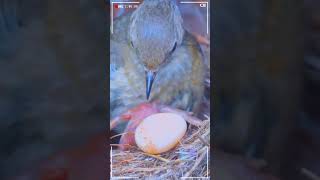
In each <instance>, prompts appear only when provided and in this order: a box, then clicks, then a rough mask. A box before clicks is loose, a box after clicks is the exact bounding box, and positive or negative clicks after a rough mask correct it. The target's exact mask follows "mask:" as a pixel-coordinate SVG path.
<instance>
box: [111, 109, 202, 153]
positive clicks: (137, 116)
mask: <svg viewBox="0 0 320 180" xmlns="http://www.w3.org/2000/svg"><path fill="white" fill-rule="evenodd" d="M161 112H169V113H176V114H179V115H180V116H182V117H183V118H184V119H185V120H186V121H187V122H188V123H190V124H192V125H195V126H199V125H200V124H201V121H200V120H199V119H197V118H195V117H193V116H191V113H188V112H185V111H182V110H179V109H175V108H171V107H169V106H165V105H160V104H159V103H142V104H140V105H138V106H136V107H134V108H132V109H130V110H129V111H127V112H125V113H124V114H122V115H121V116H119V117H116V118H115V119H113V120H112V121H111V123H110V129H111V130H112V129H113V128H114V127H115V126H117V125H118V124H119V123H121V121H129V123H128V125H127V127H126V129H125V131H124V133H123V135H122V136H121V139H120V146H119V147H120V149H121V150H127V149H128V148H130V147H131V146H136V143H135V139H134V132H135V130H136V128H137V127H138V125H139V124H140V123H141V121H142V120H143V119H145V118H146V117H148V116H150V115H152V114H155V113H161Z"/></svg>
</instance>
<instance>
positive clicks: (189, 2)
mask: <svg viewBox="0 0 320 180" xmlns="http://www.w3.org/2000/svg"><path fill="white" fill-rule="evenodd" d="M114 3H117V4H121V3H122V4H139V3H140V2H137V1H133V2H112V1H111V11H110V12H111V27H110V28H111V29H110V30H111V34H113V4H114ZM180 3H181V4H206V5H207V34H209V2H192V1H181V2H180Z"/></svg>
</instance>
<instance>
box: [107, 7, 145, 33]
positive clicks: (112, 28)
mask: <svg viewBox="0 0 320 180" xmlns="http://www.w3.org/2000/svg"><path fill="white" fill-rule="evenodd" d="M113 3H116V4H139V3H140V2H137V1H135V2H112V1H111V11H110V12H111V27H110V28H111V29H110V30H111V34H113Z"/></svg>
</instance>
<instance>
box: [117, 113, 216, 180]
mask: <svg viewBox="0 0 320 180" xmlns="http://www.w3.org/2000/svg"><path fill="white" fill-rule="evenodd" d="M209 142H210V118H209V117H208V116H206V120H204V121H202V122H201V124H200V126H194V125H189V127H188V130H187V133H186V135H185V136H184V137H183V138H182V140H181V142H180V143H179V144H178V145H177V146H176V148H174V149H173V150H171V151H169V152H166V153H163V154H160V155H150V154H146V153H144V152H142V151H141V150H140V149H138V148H137V147H132V148H131V149H130V150H128V151H121V150H118V149H116V147H113V150H112V153H111V154H112V167H111V168H112V174H111V175H112V177H114V178H113V179H117V178H116V177H135V178H139V179H181V177H209V176H210V172H209V168H210V167H209V166H210V164H209V162H208V160H209V159H210V157H209V156H210V155H209V150H210V145H209ZM127 179H129V178H127Z"/></svg>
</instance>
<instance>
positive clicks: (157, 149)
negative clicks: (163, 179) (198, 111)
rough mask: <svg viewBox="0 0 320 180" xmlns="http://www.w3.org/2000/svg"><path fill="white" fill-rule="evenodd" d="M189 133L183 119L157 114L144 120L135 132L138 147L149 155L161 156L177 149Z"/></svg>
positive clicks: (174, 115) (171, 115) (168, 114)
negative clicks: (174, 148)
mask: <svg viewBox="0 0 320 180" xmlns="http://www.w3.org/2000/svg"><path fill="white" fill-rule="evenodd" d="M186 131H187V123H186V121H185V120H184V119H183V117H181V116H179V115H177V114H174V113H157V114H153V115H151V116H148V117H147V118H146V119H144V120H143V121H142V122H141V124H140V125H139V126H138V127H137V129H136V131H135V141H136V144H137V145H138V147H139V148H140V149H141V150H142V151H144V152H146V153H149V154H160V153H163V152H167V151H169V150H170V149H172V148H173V147H175V146H176V145H177V144H178V142H179V141H180V140H181V138H182V137H183V136H184V135H185V133H186Z"/></svg>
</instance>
